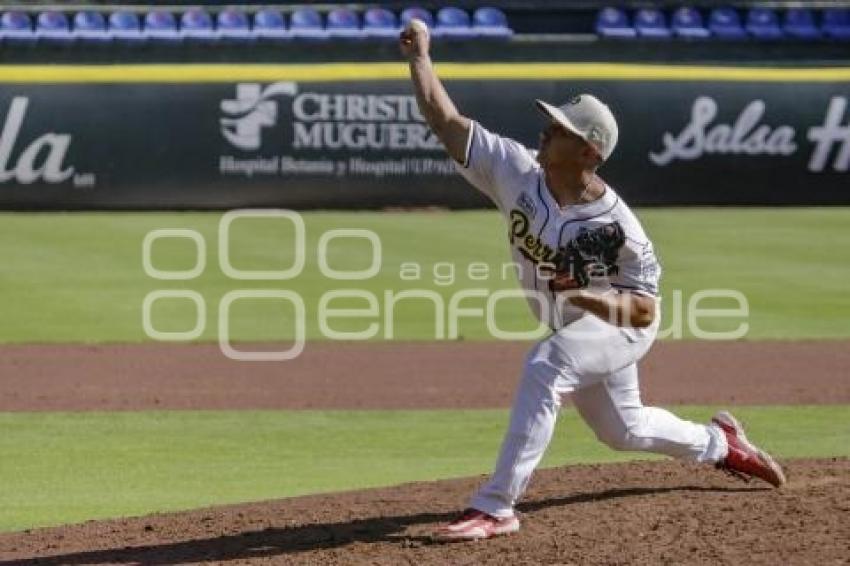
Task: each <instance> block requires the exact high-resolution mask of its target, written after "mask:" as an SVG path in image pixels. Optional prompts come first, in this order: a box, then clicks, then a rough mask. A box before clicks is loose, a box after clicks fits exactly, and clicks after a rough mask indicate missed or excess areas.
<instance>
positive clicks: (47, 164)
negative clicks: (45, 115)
mask: <svg viewBox="0 0 850 566" xmlns="http://www.w3.org/2000/svg"><path fill="white" fill-rule="evenodd" d="M28 105H29V99H28V98H26V97H24V96H16V97H15V98H14V99H12V104H11V105H10V106H9V113H8V114H6V122H5V123H4V124H3V131H2V133H0V183H5V182H7V181H11V180H14V181H17V182H18V183H22V184H29V183H33V182H35V181H38V180H39V179H42V180H44V181H46V182H48V183H61V182H63V181H66V180H68V179H69V178H71V177H72V176H73V175H74V168H73V167H71V166H69V167H65V166H64V162H65V156H66V154H67V153H68V147H69V146H70V145H71V136H70V135H69V134H57V133H54V132H49V133H46V134H44V135H42V136H40V137H38V138H36V139H35V140H33V142H32V143H30V144H29V145H28V146H26V148H25V149H24V150H23V151H22V152H20V155H18V157H17V161H16V162H14V163H10V160H11V159H12V155H13V154H14V153H15V146H16V145H17V142H18V135H19V134H20V132H21V126H22V125H23V123H24V118H26V113H27V106H28Z"/></svg>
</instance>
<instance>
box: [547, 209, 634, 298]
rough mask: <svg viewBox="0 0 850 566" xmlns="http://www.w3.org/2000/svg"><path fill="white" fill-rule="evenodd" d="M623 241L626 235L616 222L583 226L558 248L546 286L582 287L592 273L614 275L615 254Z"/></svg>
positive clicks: (557, 289) (615, 269)
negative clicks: (552, 272)
mask: <svg viewBox="0 0 850 566" xmlns="http://www.w3.org/2000/svg"><path fill="white" fill-rule="evenodd" d="M625 243H626V235H625V233H624V232H623V227H622V226H620V223H619V222H611V223H610V224H603V225H601V226H597V227H595V228H582V229H581V231H580V232H579V233H578V235H577V236H576V237H575V238H573V239H572V240H570V241H569V242H567V245H566V246H564V247H563V248H561V249H560V250H559V251H560V254H559V256H558V261H557V262H556V264H555V273H554V277H553V278H552V279H550V280H549V288H550V289H551V290H552V291H566V290H569V289H584V288H585V287H587V285H588V284H589V283H590V279H591V278H593V277H605V276H609V275H616V273H617V256H618V255H619V253H620V248H622V247H623V244H625Z"/></svg>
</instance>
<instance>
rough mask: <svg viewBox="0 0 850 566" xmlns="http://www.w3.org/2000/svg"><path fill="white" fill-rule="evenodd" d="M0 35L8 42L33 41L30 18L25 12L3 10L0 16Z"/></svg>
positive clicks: (22, 42) (33, 35)
mask: <svg viewBox="0 0 850 566" xmlns="http://www.w3.org/2000/svg"><path fill="white" fill-rule="evenodd" d="M0 37H2V38H3V41H5V42H6V43H9V44H26V43H33V42H35V40H36V35H35V31H34V30H33V27H32V20H31V19H30V17H29V15H28V14H27V13H26V12H19V11H10V12H3V15H2V16H0Z"/></svg>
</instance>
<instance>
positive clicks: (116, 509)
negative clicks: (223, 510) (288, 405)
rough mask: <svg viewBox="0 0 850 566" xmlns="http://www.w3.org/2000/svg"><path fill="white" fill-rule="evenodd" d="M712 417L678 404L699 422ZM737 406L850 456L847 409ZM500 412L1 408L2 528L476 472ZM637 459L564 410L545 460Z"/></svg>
mask: <svg viewBox="0 0 850 566" xmlns="http://www.w3.org/2000/svg"><path fill="white" fill-rule="evenodd" d="M712 411H713V409H712V408H709V407H680V408H679V409H677V412H678V413H679V414H680V415H682V416H685V417H688V418H691V419H694V420H698V421H706V420H707V419H708V418H709V416H710V414H711V413H712ZM735 412H736V414H737V415H738V416H739V417H740V418H742V420H744V421H745V422H746V423H747V425H748V428H749V432H750V436H751V437H752V438H753V439H755V440H757V441H758V442H759V443H761V444H762V445H763V446H764V447H765V448H767V449H769V450H771V451H772V452H774V453H775V454H776V455H778V456H781V457H783V458H792V457H827V456H850V424H848V423H850V406H817V407H805V406H798V407H740V408H736V410H735ZM507 417H508V415H507V412H506V411H502V410H492V411H326V412H318V411H317V412H313V411H303V412H299V411H278V412H272V411H267V412H263V411H241V412H239V411H232V412H224V411H219V412H212V411H210V412H190V411H176V412H127V413H95V412H90V413H2V414H0V427H2V430H3V434H2V435H0V454H3V457H2V458H0V485H2V486H3V489H2V490H0V530H3V531H9V530H19V529H24V528H29V527H33V526H45V525H56V524H62V523H69V522H76V521H82V520H86V519H94V518H104V517H116V516H128V515H142V514H148V513H152V512H157V511H166V510H176V509H188V508H193V507H199V506H205V505H215V504H221V503H228V502H239V501H250V500H264V499H268V498H278V497H285V496H293V495H299V494H305V493H315V492H323V491H336V490H345V489H355V488H363V487H371V486H384V485H392V484H397V483H402V482H408V481H414V480H432V479H439V478H450V477H457V476H467V475H472V474H482V473H487V472H489V470H490V468H491V467H492V465H493V463H494V461H495V457H496V453H497V450H498V446H499V442H500V440H501V436H502V434H503V431H504V428H505V426H506V423H507ZM459 430H463V431H464V433H463V434H458V431H459ZM647 457H649V456H647V455H646V454H624V453H617V452H612V451H610V450H608V449H607V448H606V447H604V446H603V445H602V444H600V443H598V442H597V441H596V440H595V439H594V438H592V433H591V432H590V431H589V430H588V429H587V428H586V426H585V425H584V424H583V423H582V422H581V421H580V420H579V419H578V417H577V416H576V414H575V412H574V411H572V410H566V411H564V413H563V414H562V417H561V421H560V423H559V427H558V430H557V431H556V435H555V440H554V441H553V443H552V446H551V447H550V449H549V452H548V455H547V457H546V459H545V461H544V465H546V466H556V465H562V464H567V463H578V462H607V461H616V460H625V459H629V458H647ZM791 473H793V465H792V467H791Z"/></svg>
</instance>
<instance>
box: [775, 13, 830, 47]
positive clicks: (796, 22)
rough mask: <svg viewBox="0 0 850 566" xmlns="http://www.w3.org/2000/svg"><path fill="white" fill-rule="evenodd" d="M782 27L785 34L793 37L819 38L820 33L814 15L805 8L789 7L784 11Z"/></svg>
mask: <svg viewBox="0 0 850 566" xmlns="http://www.w3.org/2000/svg"><path fill="white" fill-rule="evenodd" d="M782 28H783V29H784V30H785V35H786V36H788V37H793V38H794V39H805V40H815V39H820V37H821V33H820V30H819V29H818V27H817V25H815V15H814V14H813V13H812V11H811V10H807V9H805V8H790V9H789V10H788V11H787V12H785V21H784V23H783V26H782Z"/></svg>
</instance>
